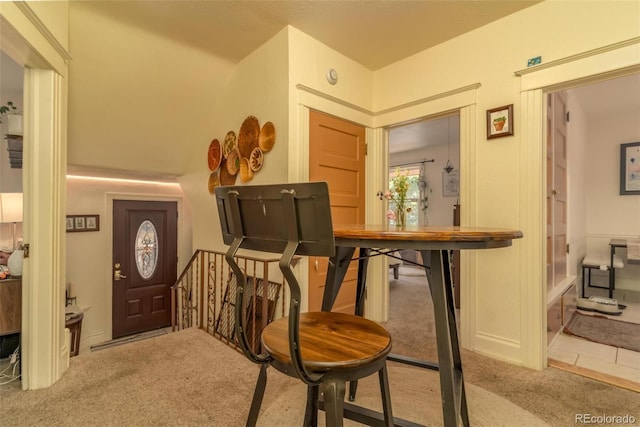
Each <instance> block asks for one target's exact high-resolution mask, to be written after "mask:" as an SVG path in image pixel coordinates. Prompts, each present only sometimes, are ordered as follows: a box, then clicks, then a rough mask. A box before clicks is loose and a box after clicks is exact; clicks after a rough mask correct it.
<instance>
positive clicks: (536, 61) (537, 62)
mask: <svg viewBox="0 0 640 427" xmlns="http://www.w3.org/2000/svg"><path fill="white" fill-rule="evenodd" d="M541 62H542V56H536V57H535V58H529V60H528V61H527V67H533V66H534V65H540V63H541Z"/></svg>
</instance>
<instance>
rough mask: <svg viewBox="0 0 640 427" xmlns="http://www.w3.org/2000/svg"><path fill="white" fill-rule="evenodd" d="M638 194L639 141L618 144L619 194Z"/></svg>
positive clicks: (639, 191) (639, 169) (639, 175)
mask: <svg viewBox="0 0 640 427" xmlns="http://www.w3.org/2000/svg"><path fill="white" fill-rule="evenodd" d="M634 194H635V195H640V142H629V143H626V144H620V195H625V196H628V195H634Z"/></svg>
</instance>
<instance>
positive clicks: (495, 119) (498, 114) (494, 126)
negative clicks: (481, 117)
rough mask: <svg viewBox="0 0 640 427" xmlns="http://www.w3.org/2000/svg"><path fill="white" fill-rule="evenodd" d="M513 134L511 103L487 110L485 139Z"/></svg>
mask: <svg viewBox="0 0 640 427" xmlns="http://www.w3.org/2000/svg"><path fill="white" fill-rule="evenodd" d="M509 135H513V104H510V105H505V106H504V107H498V108H492V109H491V110H487V139H491V138H500V137H503V136H509Z"/></svg>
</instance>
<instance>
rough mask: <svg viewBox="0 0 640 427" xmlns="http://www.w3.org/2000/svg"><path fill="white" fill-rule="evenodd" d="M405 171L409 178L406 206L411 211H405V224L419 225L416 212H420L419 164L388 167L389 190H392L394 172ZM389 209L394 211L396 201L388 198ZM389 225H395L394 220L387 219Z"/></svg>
mask: <svg viewBox="0 0 640 427" xmlns="http://www.w3.org/2000/svg"><path fill="white" fill-rule="evenodd" d="M398 172H400V173H406V174H407V177H408V178H409V191H407V203H406V206H407V208H409V209H410V210H411V211H410V212H407V225H419V223H420V221H419V216H418V212H420V205H419V202H420V186H419V185H418V182H419V180H420V166H412V167H409V168H397V167H392V168H391V169H389V190H391V192H393V191H394V188H393V182H392V181H391V179H392V178H393V177H394V176H395V175H396V173H398ZM389 210H390V211H393V212H395V210H396V203H395V202H394V201H393V200H389ZM389 224H390V225H396V223H395V221H394V220H391V219H390V220H389Z"/></svg>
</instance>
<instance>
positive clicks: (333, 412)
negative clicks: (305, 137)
mask: <svg viewBox="0 0 640 427" xmlns="http://www.w3.org/2000/svg"><path fill="white" fill-rule="evenodd" d="M215 195H216V198H217V205H218V213H219V216H220V224H221V228H222V235H223V240H224V242H225V243H226V244H227V245H229V246H230V247H229V250H228V251H227V254H226V260H227V262H228V263H229V265H230V266H231V269H232V271H233V273H234V274H235V276H236V277H237V280H238V284H237V289H236V307H243V298H244V296H245V294H246V293H247V289H245V288H246V286H247V283H246V278H245V276H244V274H243V272H242V271H241V269H240V267H239V266H238V264H237V263H236V261H235V259H234V257H235V254H236V252H237V251H238V249H240V248H244V249H250V250H255V251H262V252H270V253H279V254H282V256H281V258H280V262H279V267H280V270H281V271H282V273H283V275H284V277H285V279H286V282H287V285H288V286H289V289H290V298H289V300H288V303H289V306H288V309H289V315H288V316H287V317H283V318H280V319H276V320H275V321H273V322H271V323H269V324H268V325H267V326H266V327H265V329H264V330H263V332H262V336H261V340H262V349H263V353H262V354H256V353H255V352H254V351H253V350H252V348H251V344H250V340H249V337H248V336H247V333H246V331H247V330H246V320H247V319H246V316H245V314H244V310H238V309H237V310H236V319H235V322H236V327H235V331H236V337H237V340H238V343H239V346H240V347H241V348H242V351H243V352H244V354H245V355H246V356H247V358H249V360H251V361H252V362H254V363H257V364H260V365H261V368H260V373H259V376H258V381H257V384H256V388H255V391H254V395H253V399H252V403H251V409H250V410H249V416H248V420H247V424H246V425H247V426H255V425H256V422H257V419H258V415H259V412H260V406H261V404H262V399H263V396H264V391H265V388H266V381H267V368H268V366H273V367H274V368H276V369H277V370H279V371H281V372H283V373H285V374H287V375H289V376H292V377H296V378H299V379H301V380H302V381H303V382H304V383H305V384H307V406H306V412H305V419H304V426H316V425H317V417H318V414H317V412H318V407H319V393H320V392H322V395H323V405H324V410H325V413H326V420H327V421H326V424H327V426H342V425H343V412H344V408H343V405H344V395H345V383H346V382H347V381H355V380H357V379H360V378H364V377H366V376H369V375H371V374H374V373H376V372H378V375H379V379H380V390H381V395H382V403H383V412H384V419H383V421H382V422H381V424H384V425H386V426H392V425H393V415H392V411H391V398H390V394H389V385H388V378H387V369H386V358H387V355H388V354H389V351H390V350H391V337H390V335H389V333H388V332H387V331H386V330H385V329H384V328H383V327H382V326H380V325H378V324H377V323H375V322H373V321H370V320H367V319H365V318H363V317H360V316H356V315H347V314H343V313H332V312H315V313H301V312H300V304H301V291H300V285H299V283H298V281H297V279H296V277H295V275H294V273H293V271H292V267H291V265H292V260H293V258H294V256H295V255H302V256H332V255H333V254H334V253H335V242H334V237H333V225H332V222H331V209H330V204H329V191H328V187H327V184H326V183H325V182H312V183H297V184H275V185H256V186H230V187H217V188H216V189H215ZM285 308H286V306H285ZM327 334H328V336H327ZM354 337H356V339H354ZM357 338H359V339H360V341H357Z"/></svg>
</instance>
